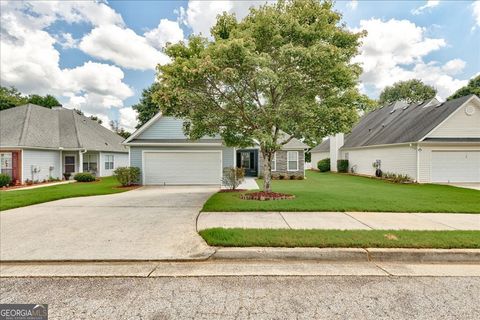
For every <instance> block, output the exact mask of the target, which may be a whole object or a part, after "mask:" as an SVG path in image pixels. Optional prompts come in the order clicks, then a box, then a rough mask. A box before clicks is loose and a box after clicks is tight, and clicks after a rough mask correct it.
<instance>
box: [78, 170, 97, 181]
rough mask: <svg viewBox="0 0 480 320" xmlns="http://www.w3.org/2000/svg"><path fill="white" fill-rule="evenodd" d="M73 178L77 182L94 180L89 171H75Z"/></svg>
mask: <svg viewBox="0 0 480 320" xmlns="http://www.w3.org/2000/svg"><path fill="white" fill-rule="evenodd" d="M73 179H74V180H76V181H78V182H92V181H95V177H94V176H93V174H91V173H90V172H80V173H77V174H76V175H75V176H74V177H73Z"/></svg>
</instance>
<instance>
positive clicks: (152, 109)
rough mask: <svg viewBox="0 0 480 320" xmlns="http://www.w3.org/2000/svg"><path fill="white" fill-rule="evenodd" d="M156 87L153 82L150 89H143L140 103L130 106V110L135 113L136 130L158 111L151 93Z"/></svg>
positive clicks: (156, 84)
mask: <svg viewBox="0 0 480 320" xmlns="http://www.w3.org/2000/svg"><path fill="white" fill-rule="evenodd" d="M157 87H158V83H156V82H155V83H153V84H152V85H151V86H150V87H148V88H146V89H143V91H142V97H141V98H140V101H139V102H138V103H137V104H135V105H133V106H132V109H133V110H135V111H137V120H138V123H137V127H136V128H137V129H138V128H140V127H141V126H142V125H143V124H144V123H145V122H147V121H148V120H150V119H151V118H153V116H154V115H155V114H157V113H158V112H159V111H160V107H159V105H158V104H157V103H155V101H153V93H154V92H155V90H156V89H157Z"/></svg>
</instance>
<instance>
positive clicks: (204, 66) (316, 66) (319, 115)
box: [153, 0, 365, 192]
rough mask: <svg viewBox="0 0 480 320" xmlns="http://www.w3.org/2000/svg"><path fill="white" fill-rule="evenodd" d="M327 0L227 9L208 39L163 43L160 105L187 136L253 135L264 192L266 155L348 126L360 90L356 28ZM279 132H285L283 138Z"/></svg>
mask: <svg viewBox="0 0 480 320" xmlns="http://www.w3.org/2000/svg"><path fill="white" fill-rule="evenodd" d="M340 20H341V15H340V14H339V13H338V12H335V11H334V10H333V3H332V2H331V1H318V0H296V1H293V0H292V1H282V0H280V1H277V2H276V3H275V4H272V5H264V6H262V7H260V8H258V9H253V8H252V9H250V13H249V14H248V15H247V16H246V17H245V18H244V19H243V20H242V21H237V20H236V18H235V16H233V15H229V14H226V13H224V14H223V15H220V16H218V17H217V23H216V25H215V26H214V27H213V28H212V29H211V32H212V36H213V40H212V41H209V40H207V39H206V38H203V37H201V36H195V35H194V36H191V37H190V38H189V40H188V42H187V43H178V44H174V45H170V46H168V47H167V49H166V53H167V55H168V56H169V57H170V58H171V61H172V62H171V63H170V64H166V65H158V66H157V78H158V82H157V83H158V85H157V86H156V88H155V89H154V90H155V92H154V93H153V98H154V101H155V102H156V103H157V104H158V105H159V107H160V109H161V111H162V112H163V113H164V114H169V115H173V116H176V117H179V118H183V119H185V122H184V131H185V133H186V134H187V135H188V136H189V138H191V139H199V138H201V137H203V136H214V135H216V134H219V135H220V136H221V137H222V139H223V140H224V141H225V143H226V144H227V145H228V146H236V147H246V146H251V145H253V144H254V142H255V141H257V142H258V143H259V145H260V153H261V156H262V158H263V161H262V163H263V170H262V173H263V176H264V185H263V188H264V191H266V192H271V160H272V157H273V155H274V153H275V152H276V151H278V150H280V149H281V148H282V146H283V145H285V144H286V143H288V142H289V141H290V140H291V139H293V138H298V139H303V140H304V141H305V142H306V143H310V144H314V142H315V141H321V138H322V137H325V136H327V135H330V134H334V133H337V132H348V131H349V130H350V128H351V126H352V125H353V124H354V123H355V122H356V120H357V116H358V113H357V109H359V108H362V107H363V104H364V103H365V97H364V96H361V95H360V94H359V93H358V91H357V89H356V87H357V82H358V77H359V75H360V73H361V68H360V67H359V66H358V65H357V64H355V63H352V58H353V57H355V56H356V55H357V54H358V48H359V45H360V37H361V36H362V35H363V33H353V32H351V31H350V30H348V29H347V27H346V26H345V25H344V24H341V21H340ZM282 132H286V133H288V134H289V135H290V136H289V138H285V135H283V134H282Z"/></svg>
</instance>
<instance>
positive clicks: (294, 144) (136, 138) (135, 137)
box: [123, 112, 308, 149]
mask: <svg viewBox="0 0 480 320" xmlns="http://www.w3.org/2000/svg"><path fill="white" fill-rule="evenodd" d="M162 117H165V118H171V117H168V116H163V115H162V113H161V112H159V113H157V114H156V115H155V116H154V117H153V118H151V119H150V120H148V121H147V122H146V123H145V124H144V125H142V126H141V127H140V128H138V129H137V130H136V131H135V132H134V133H133V134H132V135H130V137H128V138H127V139H126V140H125V141H124V142H123V144H125V145H135V144H146V143H162V144H163V143H180V142H182V141H185V140H179V139H173V140H172V139H160V138H156V139H145V138H142V135H141V134H142V133H143V132H145V131H146V130H147V129H148V128H149V127H151V126H152V125H154V123H156V122H157V121H159V120H160V119H161V118H162ZM175 119H176V118H175ZM177 120H180V119H177ZM179 125H180V124H179ZM182 125H183V123H182ZM289 138H290V135H289V134H287V133H285V132H283V131H281V135H280V137H279V139H280V141H285V140H287V139H289ZM169 140H170V141H169ZM188 142H189V143H211V142H222V140H221V139H220V137H219V136H218V137H215V138H205V139H204V138H202V139H201V140H197V141H191V140H188ZM283 149H308V146H307V145H306V144H305V143H303V142H302V141H300V140H298V139H296V138H292V139H291V140H290V141H289V142H287V143H286V144H285V145H284V146H283Z"/></svg>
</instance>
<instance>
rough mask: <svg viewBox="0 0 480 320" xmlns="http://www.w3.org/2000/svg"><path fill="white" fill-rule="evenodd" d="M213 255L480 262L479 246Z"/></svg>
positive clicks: (218, 255) (220, 251) (220, 254)
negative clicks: (477, 247)
mask: <svg viewBox="0 0 480 320" xmlns="http://www.w3.org/2000/svg"><path fill="white" fill-rule="evenodd" d="M210 259H212V260H318V261H378V262H386V261H391V262H460V263H463V262H464V263H480V249H407V248H405V249H404V248H392V249H389V248H365V249H363V248H272V247H264V248H262V247H246V248H244V247H242V248H226V247H218V248H217V249H216V251H215V253H214V254H213V255H212V256H211V257H210Z"/></svg>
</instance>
